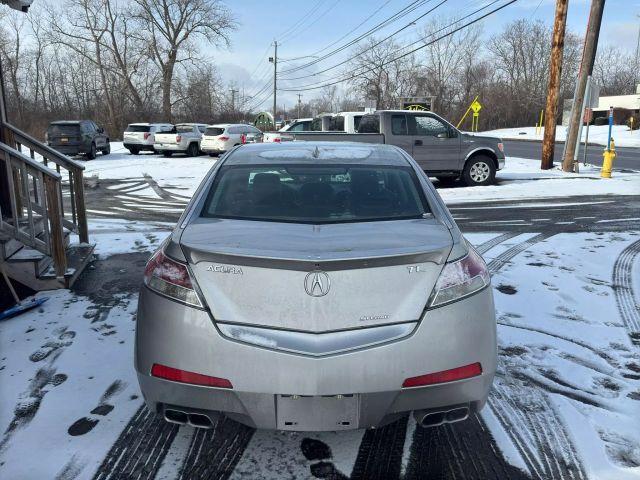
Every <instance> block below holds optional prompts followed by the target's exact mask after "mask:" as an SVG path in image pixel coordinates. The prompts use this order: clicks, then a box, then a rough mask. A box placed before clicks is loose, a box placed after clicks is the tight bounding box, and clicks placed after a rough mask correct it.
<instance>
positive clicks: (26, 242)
mask: <svg viewBox="0 0 640 480" xmlns="http://www.w3.org/2000/svg"><path fill="white" fill-rule="evenodd" d="M83 170H84V166H83V165H82V164H81V163H79V162H76V161H74V160H72V159H70V158H68V157H67V156H65V155H63V154H61V153H59V152H57V151H55V150H53V149H51V148H50V147H48V146H47V145H44V144H43V143H41V142H39V141H38V140H36V139H34V138H32V137H30V136H29V135H27V134H26V133H24V132H22V131H20V130H18V129H17V128H16V127H14V126H12V125H10V124H8V123H6V122H2V121H1V120H0V190H4V191H3V192H1V193H2V195H3V196H2V198H1V199H0V263H1V264H2V266H3V268H4V269H5V271H6V272H7V273H8V275H9V277H11V278H12V279H14V280H17V281H18V282H20V283H22V284H23V285H25V286H27V287H29V288H31V289H33V290H50V289H56V288H69V287H70V286H71V285H72V284H73V282H74V281H75V280H76V279H77V278H78V275H79V274H80V273H81V272H82V270H83V269H84V267H85V266H86V265H87V264H88V263H89V262H90V261H91V258H92V254H93V248H94V244H91V243H89V234H88V228H87V217H86V210H85V204H84V185H83ZM2 207H4V208H2Z"/></svg>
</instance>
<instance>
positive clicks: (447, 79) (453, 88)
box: [420, 17, 482, 112]
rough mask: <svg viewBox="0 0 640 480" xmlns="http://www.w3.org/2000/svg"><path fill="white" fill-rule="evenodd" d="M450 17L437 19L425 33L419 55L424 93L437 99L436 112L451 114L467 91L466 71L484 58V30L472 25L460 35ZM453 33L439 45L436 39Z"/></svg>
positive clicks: (460, 32) (426, 28)
mask: <svg viewBox="0 0 640 480" xmlns="http://www.w3.org/2000/svg"><path fill="white" fill-rule="evenodd" d="M456 26H457V25H456V24H455V22H454V21H453V20H452V19H450V18H444V17H440V18H436V19H434V20H431V21H430V22H428V23H427V24H426V26H425V27H424V28H423V30H422V36H423V39H424V42H425V45H426V46H425V48H424V50H422V52H423V53H420V60H421V61H422V63H423V65H424V75H425V77H424V78H425V82H424V87H423V88H424V90H425V92H424V93H425V94H430V95H434V96H435V108H434V109H435V110H437V111H440V112H449V111H451V110H452V108H453V106H454V104H455V103H456V102H459V101H460V98H461V94H462V93H463V92H464V90H465V87H466V86H467V85H464V81H465V79H466V77H465V75H464V74H465V72H466V71H467V69H468V68H469V66H470V65H472V64H473V63H474V60H475V59H477V58H479V57H480V55H482V52H481V49H480V45H481V44H482V42H481V36H482V28H481V26H479V25H473V26H471V27H469V28H465V29H462V30H460V31H458V32H455V33H451V32H453V30H454V29H455V28H456ZM447 33H451V35H449V36H447V37H444V38H442V39H440V40H438V41H437V42H434V39H436V38H438V37H440V36H442V35H445V34H447Z"/></svg>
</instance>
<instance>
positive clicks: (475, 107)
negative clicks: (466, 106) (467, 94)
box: [471, 100, 482, 113]
mask: <svg viewBox="0 0 640 480" xmlns="http://www.w3.org/2000/svg"><path fill="white" fill-rule="evenodd" d="M481 108H482V105H480V102H479V101H477V100H475V101H474V102H473V103H472V104H471V110H473V113H478V112H479V111H480V109H481Z"/></svg>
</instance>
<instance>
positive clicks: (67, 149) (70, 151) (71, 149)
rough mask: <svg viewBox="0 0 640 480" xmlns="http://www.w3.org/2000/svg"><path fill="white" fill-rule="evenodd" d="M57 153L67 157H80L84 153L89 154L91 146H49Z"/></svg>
mask: <svg viewBox="0 0 640 480" xmlns="http://www.w3.org/2000/svg"><path fill="white" fill-rule="evenodd" d="M49 146H50V147H51V148H53V149H54V150H55V151H57V152H60V153H63V154H65V155H80V154H83V153H89V146H86V145H84V144H80V145H55V146H54V145H49Z"/></svg>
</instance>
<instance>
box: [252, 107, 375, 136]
mask: <svg viewBox="0 0 640 480" xmlns="http://www.w3.org/2000/svg"><path fill="white" fill-rule="evenodd" d="M366 114H367V112H340V113H336V114H332V113H327V114H324V115H320V116H319V117H316V118H299V119H297V120H294V121H292V122H291V123H289V124H288V125H285V126H284V127H282V128H281V129H280V130H278V131H277V132H265V134H264V137H263V142H276V143H279V142H285V141H287V140H290V138H289V137H288V136H287V135H283V133H296V132H344V133H356V132H357V131H358V125H360V120H361V119H362V117H363V116H364V115H366Z"/></svg>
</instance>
